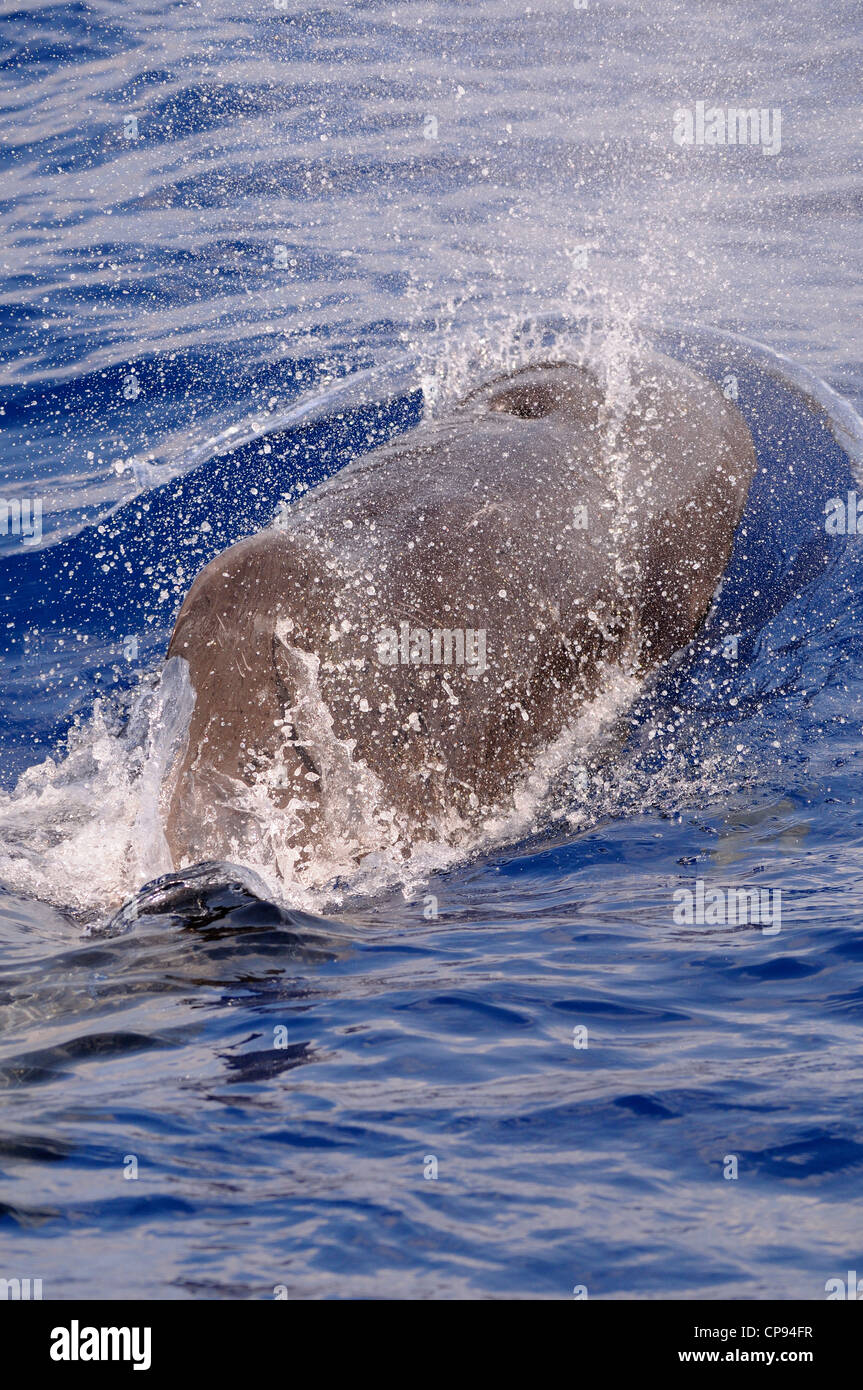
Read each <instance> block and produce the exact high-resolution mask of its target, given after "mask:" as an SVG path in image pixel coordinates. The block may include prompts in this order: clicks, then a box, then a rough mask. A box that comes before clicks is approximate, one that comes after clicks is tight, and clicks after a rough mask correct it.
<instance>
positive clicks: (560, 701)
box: [163, 354, 756, 876]
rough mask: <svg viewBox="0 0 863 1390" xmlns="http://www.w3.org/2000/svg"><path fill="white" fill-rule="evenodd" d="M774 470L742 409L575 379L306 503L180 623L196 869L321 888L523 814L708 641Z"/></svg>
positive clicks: (525, 381) (231, 560) (178, 853)
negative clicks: (309, 880) (332, 871)
mask: <svg viewBox="0 0 863 1390" xmlns="http://www.w3.org/2000/svg"><path fill="white" fill-rule="evenodd" d="M755 466H756V459H755V450H754V447H753V443H752V439H751V437H750V434H749V431H748V429H747V426H746V424H745V422H744V420H743V417H742V416H741V414H740V413H739V411H738V410H737V408H736V406H735V405H734V404H733V403H732V402H731V401H728V400H726V399H725V398H724V397H723V395H722V393H721V392H720V391H719V390H718V389H717V388H716V387H715V386H714V385H712V384H711V383H710V382H708V381H707V380H706V379H705V378H703V377H701V376H700V375H698V374H697V373H695V372H693V371H691V370H690V369H688V368H687V367H685V366H683V365H680V364H679V363H677V362H674V361H672V360H671V359H669V358H665V357H663V356H661V355H659V354H651V355H647V356H645V357H644V358H643V359H642V360H640V361H638V362H636V363H634V364H631V365H630V368H629V371H628V374H627V377H626V380H625V381H624V382H623V383H622V384H621V383H618V385H617V387H616V389H615V390H614V391H611V390H610V389H609V387H608V385H607V383H606V382H605V381H604V378H603V374H602V373H601V372H600V371H599V370H598V369H594V368H593V367H591V366H590V365H585V364H577V363H549V364H542V365H537V366H533V367H529V368H525V369H522V370H519V371H516V372H515V373H513V374H511V375H510V376H508V377H505V378H499V379H496V380H493V381H491V382H489V383H486V384H484V385H483V386H482V387H480V388H479V389H477V390H474V391H473V392H471V393H470V394H469V395H467V396H466V398H465V399H463V400H462V401H461V402H460V403H459V404H458V405H456V406H455V407H454V408H453V409H451V410H450V411H449V413H448V414H446V415H445V416H444V417H441V418H438V419H434V420H431V421H428V422H426V423H424V424H423V425H421V426H419V427H418V428H417V429H416V430H415V431H413V432H412V433H411V434H410V435H406V436H402V437H400V438H398V439H397V440H395V441H392V442H390V443H388V444H386V445H384V446H382V447H379V448H377V449H375V450H374V451H372V452H370V453H368V454H366V455H364V456H362V457H360V458H358V459H356V460H355V461H353V462H352V463H351V464H349V465H348V466H347V467H346V468H344V469H343V470H342V471H341V472H339V473H337V474H336V475H335V476H333V477H332V478H330V479H329V480H328V481H327V482H325V483H324V484H322V485H321V486H319V487H317V488H316V489H315V490H313V491H311V492H309V493H306V494H305V495H304V496H303V497H301V498H300V499H299V500H298V501H297V502H295V503H294V504H293V505H292V506H291V507H290V508H288V509H287V511H286V513H285V514H284V516H283V518H282V520H281V522H280V524H279V525H277V526H274V527H272V528H270V529H268V530H266V531H263V532H261V533H259V534H257V535H255V536H253V537H251V538H250V539H248V540H244V541H242V542H240V543H239V544H237V545H234V546H231V547H230V548H229V549H228V550H226V551H225V552H224V553H223V554H222V555H220V556H218V557H217V558H216V559H215V560H213V561H212V562H211V563H210V564H208V565H207V566H206V568H205V569H204V570H203V571H202V572H201V573H200V574H199V575H198V577H197V578H196V579H195V581H194V583H193V584H192V587H191V589H190V590H189V593H188V595H187V597H186V599H185V602H184V603H183V605H182V608H181V610H180V613H179V616H178V618H177V622H176V626H175V629H174V632H173V636H172V638H171V641H170V645H169V648H168V659H169V660H171V659H174V658H177V659H179V660H180V661H182V662H185V663H187V665H188V677H189V681H190V683H191V686H192V689H193V691H194V707H193V710H192V714H191V719H190V723H189V728H188V736H187V739H186V741H185V743H184V745H183V747H182V749H181V750H180V752H179V753H178V755H177V758H176V760H175V764H174V766H173V769H172V771H171V773H170V776H169V777H168V779H167V780H166V783H165V787H164V791H163V818H164V829H165V837H166V840H167V843H168V847H169V850H170V854H171V858H172V861H173V864H174V867H175V868H176V869H179V868H181V867H185V866H187V865H188V864H190V863H194V862H198V861H201V860H231V859H237V858H241V857H243V856H244V855H245V856H248V855H249V854H252V855H254V856H256V857H257V859H258V861H259V862H261V861H265V860H266V859H267V858H268V857H269V858H274V859H275V860H276V861H277V866H278V870H279V872H280V873H282V874H283V875H288V876H290V875H301V874H302V872H303V870H304V868H307V867H308V865H309V864H310V863H311V862H312V861H313V860H317V861H321V860H322V859H323V860H326V859H328V858H332V857H334V856H333V844H334V843H337V844H338V846H339V849H340V854H341V856H342V858H344V856H345V855H347V856H348V857H349V858H350V857H353V858H354V860H358V859H360V858H361V857H362V856H363V855H365V854H368V853H370V852H373V851H387V850H391V849H392V847H394V846H399V845H402V846H403V845H405V844H408V843H411V844H416V843H417V842H419V841H423V840H440V839H441V838H443V839H445V840H449V841H450V843H457V842H458V837H459V836H460V835H464V834H465V832H470V831H471V830H476V828H478V827H480V826H482V825H483V824H484V823H486V822H487V821H488V820H489V819H490V818H495V817H497V816H499V815H500V814H503V813H505V812H506V810H507V808H508V807H511V806H512V804H513V799H514V798H515V797H516V796H517V794H518V791H519V788H520V787H521V786H523V785H524V781H525V778H526V777H527V776H528V775H529V774H530V772H531V769H532V768H533V766H534V765H535V762H536V759H537V757H538V755H539V754H540V753H541V751H542V750H543V749H545V748H547V747H548V746H549V745H551V744H552V743H553V741H554V740H555V739H557V738H558V737H560V736H562V735H563V736H565V735H566V733H567V731H568V730H569V729H570V728H572V727H573V726H574V724H575V723H576V721H577V719H578V716H579V714H580V713H581V712H582V711H583V710H584V709H585V707H586V706H587V705H588V704H589V702H590V701H591V699H592V698H593V697H594V696H595V695H596V694H597V692H598V690H599V688H600V685H601V682H602V679H603V673H604V672H605V673H607V672H608V670H609V669H610V668H613V667H619V668H622V669H624V670H625V671H626V672H627V673H631V674H633V675H635V676H636V677H643V676H646V675H648V674H649V673H650V672H651V671H653V670H655V669H656V668H658V667H659V666H660V665H661V664H662V663H664V662H666V661H667V660H668V659H669V658H671V657H672V656H673V655H674V654H675V653H676V652H678V651H679V650H680V649H681V648H683V647H685V646H686V645H687V644H688V643H689V642H690V641H691V640H692V638H693V637H694V635H695V634H696V632H697V630H698V628H699V626H700V624H701V623H702V621H703V619H704V617H705V615H706V614H707V612H708V610H709V609H710V606H711V603H712V600H713V597H714V594H715V591H716V589H717V585H718V584H719V581H720V579H721V577H722V574H723V571H724V569H725V567H726V565H727V563H728V559H729V556H730V554H731V549H732V543H733V537H734V532H735V529H736V527H737V524H738V522H739V520H740V518H741V515H742V512H743V508H744V505H745V502H746V497H747V493H748V489H749V485H750V482H751V479H752V477H753V473H754V470H755ZM335 857H337V856H335Z"/></svg>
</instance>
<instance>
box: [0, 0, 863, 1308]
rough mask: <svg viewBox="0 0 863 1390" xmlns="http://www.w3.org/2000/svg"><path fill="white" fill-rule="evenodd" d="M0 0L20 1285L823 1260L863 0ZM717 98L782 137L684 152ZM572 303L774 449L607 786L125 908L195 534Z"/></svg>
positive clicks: (223, 523) (851, 924)
mask: <svg viewBox="0 0 863 1390" xmlns="http://www.w3.org/2000/svg"><path fill="white" fill-rule="evenodd" d="M0 28H2V41H3V48H2V51H0V112H2V122H3V127H4V140H3V141H2V142H0V162H2V169H3V175H4V178H3V185H2V188H0V194H2V197H0V241H2V246H3V256H2V262H3V276H4V279H3V285H2V294H0V316H2V317H0V322H2V341H3V363H2V388H0V390H2V403H0V404H2V417H0V423H2V436H0V439H2V448H3V456H2V486H3V489H4V491H3V493H2V496H3V497H4V498H6V499H15V498H17V499H19V500H20V499H34V498H38V499H40V500H41V501H42V504H43V536H42V542H41V544H40V545H32V546H30V545H25V544H24V543H23V539H22V537H20V536H14V535H9V536H4V537H0V571H2V582H0V598H2V602H3V604H4V605H5V609H6V615H5V617H4V618H3V619H2V622H0V641H2V654H3V661H2V667H0V677H2V679H0V751H2V774H3V779H2V785H3V787H4V788H5V791H4V792H3V797H2V800H0V880H2V882H3V883H4V884H5V888H4V889H3V891H2V894H0V945H2V957H0V1087H2V1090H3V1102H4V1104H3V1108H2V1113H0V1277H21V1278H24V1277H30V1278H41V1279H42V1280H43V1287H44V1295H45V1297H47V1298H61V1299H67V1298H74V1297H81V1296H84V1297H110V1298H123V1299H127V1298H135V1297H147V1298H272V1297H273V1296H274V1290H275V1289H276V1288H281V1287H284V1288H285V1289H287V1291H288V1293H289V1295H290V1297H292V1298H294V1297H334V1298H348V1297H400V1298H418V1297H422V1298H453V1297H467V1298H477V1297H549V1298H567V1297H571V1296H572V1291H573V1289H574V1287H576V1286H579V1287H584V1288H586V1289H587V1291H588V1294H589V1296H590V1297H592V1298H603V1297H606V1298H609V1297H610V1298H614V1297H616V1298H621V1297H637V1298H659V1297H671V1298H696V1297H706V1298H727V1297H733V1298H770V1297H778V1298H788V1297H801V1298H813V1299H814V1298H822V1297H824V1294H825V1289H824V1286H825V1282H826V1281H827V1280H828V1279H830V1278H832V1277H835V1276H839V1277H844V1273H845V1271H847V1270H848V1269H849V1268H859V1267H860V1261H861V1259H863V1215H861V1207H860V1203H859V1201H858V1200H857V1189H858V1186H859V1181H860V1175H861V1172H863V1102H861V1099H860V1097H861V1095H863V1085H861V1081H863V1063H861V1061H860V1057H861V1049H860V1025H861V1014H862V1013H863V971H861V960H863V944H861V943H863V938H861V932H860V927H861V922H863V891H861V888H860V880H858V877H857V875H858V872H859V868H860V865H861V862H863V853H861V833H860V831H861V824H863V816H861V810H860V807H861V804H863V803H861V796H863V767H861V755H860V754H861V747H863V680H861V675H860V671H861V669H863V667H861V662H863V637H861V633H863V548H858V547H859V546H860V541H859V539H858V538H857V537H855V536H848V537H845V536H836V537H833V536H829V535H828V534H827V533H826V531H825V528H824V524H823V518H824V505H825V502H826V501H827V500H828V499H829V498H831V497H833V496H843V497H844V496H845V495H846V494H847V492H848V490H849V489H852V488H854V487H855V479H856V478H857V477H858V476H860V453H861V441H863V427H861V425H860V421H859V419H858V417H857V416H856V415H855V413H854V411H855V409H856V410H859V409H860V408H861V406H863V352H861V335H860V322H861V294H860V283H861V259H863V255H861V243H860V236H859V217H860V210H861V192H860V162H861V138H860V128H861V127H860V119H859V116H860V109H859V80H858V74H859V65H860V50H861V41H860V36H859V15H858V14H857V12H856V6H854V5H853V4H852V3H850V0H849V3H843V2H840V0H830V3H828V5H827V6H826V8H819V10H818V13H817V16H816V15H815V13H814V12H810V11H805V10H801V9H797V10H796V11H795V12H794V13H789V12H788V7H787V6H784V5H781V4H779V3H776V4H772V3H764V2H763V0H759V3H757V4H754V5H742V4H737V3H734V4H730V3H726V4H721V3H720V4H711V5H706V4H702V3H698V2H697V0H687V3H685V4H683V3H681V4H674V3H670V0H655V3H653V4H652V5H651V6H650V9H649V12H645V11H644V10H642V9H641V8H637V7H628V6H626V5H622V4H616V3H604V2H603V3H600V0H589V4H588V7H587V8H586V10H576V9H575V7H574V5H573V4H571V3H569V0H544V2H541V3H537V4H534V5H532V6H531V7H528V6H526V5H523V4H518V5H515V4H514V3H512V0H480V2H479V3H472V4H467V3H464V2H463V0H459V3H442V2H441V0H428V3H421V0H418V2H417V3H406V2H405V0H387V3H382V2H381V3H378V0H367V2H366V3H360V0H357V2H356V3H350V2H349V0H345V3H341V4H339V5H326V4H322V3H314V0H310V3H307V4H306V5H305V6H304V7H303V8H302V9H300V8H299V7H295V8H291V9H286V10H281V9H276V7H275V6H274V5H266V4H264V3H263V2H261V3H256V4H250V3H248V0H240V2H239V3H234V0H232V3H230V4H228V3H227V0H208V3H206V4H205V5H200V6H198V5H194V4H190V3H186V4H171V3H168V0H152V2H151V3H150V4H147V5H140V6H137V7H136V8H135V12H134V13H132V12H131V11H130V9H129V8H128V7H124V6H117V5H114V4H109V3H107V0H104V3H93V4H90V5H84V4H70V5H66V6H54V5H48V4H43V3H40V0H25V3H22V4H21V6H20V7H19V9H18V10H16V11H13V12H12V13H11V14H10V13H7V14H5V15H4V16H3V18H2V20H0ZM701 99H705V100H707V101H708V102H716V103H717V104H720V105H732V104H741V105H743V104H745V105H750V104H752V105H756V104H757V105H759V106H765V107H767V106H769V107H780V108H781V111H782V140H783V144H782V151H781V153H780V154H779V155H778V156H776V157H769V156H764V155H762V154H761V153H760V151H758V150H757V149H747V148H738V149H716V148H712V149H707V148H704V149H682V148H680V147H677V146H675V145H674V143H673V142H672V140H671V129H672V124H673V114H674V111H675V109H676V108H677V107H679V106H688V105H693V104H694V103H695V101H697V100H701ZM130 117H135V119H136V121H137V134H133V133H130V132H132V131H133V129H134V125H133V126H131V127H130V126H129V124H128V118H130ZM432 117H434V118H435V119H436V121H437V131H436V136H437V138H426V135H427V134H431V133H432V131H433V128H434V127H433V123H432V122H431V121H430V118H432ZM278 248H284V251H280V250H278ZM579 250H585V251H586V264H585V263H584V257H582V258H581V259H579V257H578V256H577V255H576V253H577V252H578V251H579ZM585 335H586V336H587V337H588V338H591V335H593V336H595V337H596V339H597V341H602V342H604V343H606V344H607V343H609V342H610V343H611V344H612V345H614V344H615V343H617V345H618V347H619V346H620V344H623V346H624V348H627V349H628V350H632V351H634V350H635V349H636V346H637V345H638V344H639V343H640V342H642V341H648V342H652V343H655V344H657V345H659V346H661V347H662V348H664V350H666V351H668V352H670V353H672V354H673V355H675V356H677V357H679V358H680V359H681V360H683V361H687V362H689V363H690V364H691V365H693V366H695V367H697V368H698V369H699V370H701V371H703V372H705V373H706V374H707V375H709V376H711V377H712V378H713V379H715V380H717V381H720V382H722V381H724V380H725V379H726V378H727V376H728V375H729V373H730V374H733V375H734V377H735V379H736V383H737V391H738V405H739V407H740V409H741V410H742V411H743V413H744V415H745V417H746V419H747V421H748V423H749V425H750V428H751V430H752V433H753V437H754V440H755V443H756V447H757V453H758V459H759V471H758V474H757V476H756V479H755V482H754V483H753V487H752V490H751V493H750V498H749V502H748V505H747V510H746V514H745V516H744V518H743V521H742V523H741V526H740V529H739V531H738V534H737V537H736V540H735V549H734V554H733V556H732V560H731V563H730V565H729V569H728V573H727V577H726V582H725V584H724V586H723V588H722V591H721V593H720V594H719V596H718V598H717V601H716V605H715V609H714V612H713V613H712V615H711V617H710V619H709V621H708V623H707V624H706V626H705V628H704V630H703V631H702V633H701V634H700V636H699V639H698V641H697V642H696V643H695V644H694V647H693V649H692V650H691V651H690V652H688V653H687V654H686V655H685V656H684V658H683V659H682V660H681V661H679V662H678V663H676V664H675V665H674V667H673V669H669V670H667V671H665V672H663V673H661V674H660V676H659V677H658V678H657V679H656V680H655V681H653V682H652V683H651V685H650V686H649V688H647V689H645V690H643V691H642V692H641V693H640V694H639V696H638V697H637V699H636V700H635V702H634V704H633V705H632V707H631V708H630V709H629V710H628V713H627V716H626V721H625V726H624V732H623V735H622V736H620V735H618V736H616V737H615V738H614V739H613V740H611V742H610V744H609V746H608V748H607V749H606V751H605V755H604V756H603V757H601V758H598V759H597V760H596V761H595V762H594V763H592V764H591V766H590V767H589V768H588V787H587V792H586V793H585V790H584V787H580V786H577V785H574V784H571V783H567V782H565V781H564V783H563V784H562V785H560V786H557V787H556V788H555V789H554V791H553V794H552V795H551V799H550V805H549V807H548V808H546V811H545V812H544V814H543V815H542V816H538V817H537V820H536V823H535V825H534V826H533V827H532V828H531V832H530V833H529V834H528V835H527V836H526V837H525V838H523V839H522V840H521V841H520V842H519V843H517V844H512V843H507V844H500V845H485V846H483V847H481V848H478V850H477V853H476V854H475V855H473V856H472V857H471V858H470V859H468V860H467V861H466V862H461V863H456V864H454V865H451V866H449V867H448V868H446V870H442V871H439V872H437V873H431V874H430V876H426V877H422V876H420V877H416V876H414V877H412V878H410V880H406V881H405V883H404V884H402V885H400V884H395V885H391V884H390V885H388V884H385V883H381V884H379V885H378V886H377V887H376V888H375V889H374V891H371V890H369V889H368V888H367V889H366V890H365V891H364V892H363V894H362V895H359V894H357V893H352V892H350V891H348V888H349V885H348V888H346V887H345V885H342V886H341V888H339V889H337V891H336V893H335V895H334V894H333V893H330V895H329V896H327V895H324V894H322V895H321V896H320V899H319V901H311V902H303V903H302V904H300V905H297V904H294V905H291V904H290V903H289V902H288V903H286V902H285V901H281V902H279V903H277V902H276V901H275V895H273V894H268V893H267V892H266V891H265V890H264V889H263V888H262V885H261V884H260V882H259V880H257V879H255V878H254V877H253V876H251V875H249V874H248V873H247V872H245V871H244V870H243V866H240V867H239V869H237V870H236V871H235V870H229V869H227V868H223V869H222V870H212V871H205V872H202V873H201V874H200V875H198V876H195V875H189V874H186V875H185V876H181V877H180V878H179V879H178V880H175V881H173V882H169V883H167V884H163V885H160V886H159V887H157V888H156V889H152V890H149V891H148V892H145V893H143V894H141V893H139V890H140V889H141V888H142V886H143V883H144V879H145V878H146V877H147V875H146V874H145V873H144V872H143V869H141V867H140V865H139V863H138V860H137V859H136V858H135V856H134V853H132V851H131V850H130V845H133V846H134V843H135V837H136V835H138V830H139V828H140V822H138V821H135V820H134V818H133V819H132V820H128V822H127V820H126V819H124V816H125V815H126V808H127V806H128V804H129V803H130V802H131V801H132V800H134V798H135V796H137V791H136V787H137V782H136V777H137V776H138V774H139V773H140V769H141V766H142V763H141V758H142V756H143V754H142V749H145V748H146V746H147V744H146V740H147V738H148V737H149V735H150V734H151V733H152V729H153V724H152V720H151V716H150V714H148V713H147V711H149V710H150V708H151V706H150V705H148V704H147V701H148V700H149V699H150V698H151V693H152V689H153V678H154V673H155V672H156V671H157V670H158V667H159V664H160V661H161V657H162V655H163V653H164V650H165V646H166V644H167V639H168V636H169V634H170V630H171V625H172V622H173V619H174V616H175V614H176V611H177V608H178V606H179V603H180V602H181V601H182V598H183V595H184V594H185V592H186V590H187V588H188V585H189V583H190V581H191V579H192V578H193V576H194V574H195V573H196V572H197V570H198V569H199V568H200V567H201V565H202V564H204V563H206V561H207V560H208V559H209V558H211V557H212V556H213V555H215V554H217V553H219V552H220V551H221V550H222V549H223V548H224V547H225V546H226V545H228V544H230V543H231V542H233V541H234V540H237V539H239V538H241V537H242V536H244V535H248V534H250V533H251V532H252V531H254V530H256V529H258V528H259V527H261V526H263V525H266V524H268V523H269V522H270V521H271V519H272V517H273V515H274V514H275V512H276V510H277V507H278V505H279V502H280V500H281V499H282V498H283V497H285V496H287V495H289V494H290V493H291V490H292V488H295V486H296V485H297V484H298V483H301V482H302V483H308V484H313V483H314V482H315V481H316V480H319V479H320V478H322V477H324V476H326V475H328V474H329V473H331V472H333V471H334V470H336V469H337V468H339V467H341V466H343V465H344V463H346V462H347V461H348V459H349V458H351V457H353V456H354V455H355V454H357V453H358V452H362V451H365V450H367V449H369V448H372V447H374V446H375V444H376V443H379V442H380V441H381V440H382V439H385V438H387V437H389V436H391V435H393V434H395V433H398V432H401V431H403V430H407V429H410V428H411V427H412V426H413V425H414V424H416V423H417V421H418V420H419V418H420V416H421V413H422V410H423V403H424V401H425V402H426V404H427V407H428V408H435V405H436V403H443V405H445V404H446V402H447V400H448V399H450V398H453V397H454V396H456V395H457V394H458V393H459V391H460V390H461V389H462V388H463V387H465V386H466V385H469V384H471V383H472V382H473V381H474V380H475V379H478V378H479V377H480V376H482V375H483V374H484V373H487V372H488V371H490V370H496V369H498V368H499V367H500V366H501V365H504V366H505V365H507V364H508V363H514V362H518V361H523V360H530V359H531V358H535V357H538V356H541V355H542V354H543V352H545V351H547V349H548V346H549V344H553V345H557V346H560V344H561V343H563V344H565V343H567V342H569V341H572V342H575V341H582V340H583V339H584V338H585ZM760 344H761V345H765V346H764V347H761V346H759V345H760ZM776 353H779V354H784V356H783V357H777V356H775V354H776ZM833 392H838V393H839V396H834V395H833ZM840 397H841V398H842V399H840ZM843 400H844V402H845V404H843ZM861 495H863V488H861ZM729 636H730V637H733V638H735V639H736V648H735V653H736V655H735V656H734V659H729V657H728V655H727V654H726V651H725V646H724V644H725V641H726V639H727V638H728V637H729ZM148 720H150V722H149V723H148ZM67 740H68V741H67ZM46 759H48V760H49V761H47V762H46ZM19 778H20V779H21V780H20V781H19V780H18V779H19ZM140 804H141V805H144V806H145V803H144V802H143V801H142V802H141V803H140ZM130 827H131V828H130ZM136 827H137V828H136ZM699 879H701V880H703V881H704V882H705V883H706V884H707V885H708V886H709V887H711V886H715V887H728V886H734V887H737V886H759V887H766V888H769V889H771V890H779V891H780V892H781V905H782V915H781V931H780V932H778V933H777V934H766V933H765V932H763V931H762V930H761V928H760V927H759V926H755V925H748V926H747V925H741V926H728V925H721V924H719V925H716V924H714V925H710V924H705V925H699V924H692V925H686V924H685V923H684V924H681V923H676V922H675V920H674V902H675V899H674V893H675V891H676V890H679V889H680V888H682V887H690V888H693V889H694V887H695V884H696V881H697V880H699ZM124 904H125V905H126V906H125V907H124ZM435 913H436V915H434V914H435ZM584 1029H586V1030H587V1031H586V1035H585V1034H584V1032H583V1031H581V1030H584ZM283 1030H286V1034H285V1033H284V1031H283ZM585 1041H586V1043H587V1045H586V1046H574V1042H585ZM731 1158H733V1159H735V1160H736V1170H737V1176H736V1178H735V1177H726V1176H725V1174H726V1173H727V1172H728V1171H729V1160H730V1159H731ZM432 1160H434V1162H432ZM730 1166H731V1167H732V1168H733V1167H734V1165H730ZM435 1168H436V1173H437V1176H436V1177H433V1176H431V1173H432V1172H433V1171H434V1170H435ZM135 1169H137V1176H136V1177H132V1176H129V1175H130V1174H131V1173H133V1172H134V1171H135Z"/></svg>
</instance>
